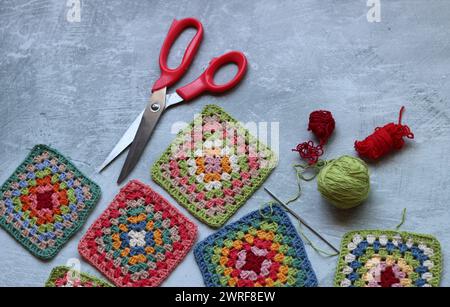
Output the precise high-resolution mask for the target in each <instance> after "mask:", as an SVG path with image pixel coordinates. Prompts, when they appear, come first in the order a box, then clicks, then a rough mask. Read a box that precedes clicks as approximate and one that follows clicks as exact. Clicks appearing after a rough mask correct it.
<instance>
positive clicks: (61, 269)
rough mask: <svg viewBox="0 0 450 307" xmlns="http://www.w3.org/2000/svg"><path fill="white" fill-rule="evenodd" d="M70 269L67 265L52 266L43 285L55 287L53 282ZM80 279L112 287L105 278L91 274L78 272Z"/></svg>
mask: <svg viewBox="0 0 450 307" xmlns="http://www.w3.org/2000/svg"><path fill="white" fill-rule="evenodd" d="M69 271H70V268H69V267H67V266H57V267H54V268H53V269H52V271H51V273H50V276H49V277H48V279H47V281H46V282H45V287H52V288H54V287H56V285H55V282H56V280H57V279H58V278H61V277H63V276H64V275H65V274H66V273H67V272H69ZM80 279H81V281H82V282H89V281H92V282H94V283H95V287H98V286H101V287H114V286H113V285H112V284H110V283H109V282H107V281H106V280H103V279H101V278H98V277H95V276H93V275H90V274H87V273H83V272H80Z"/></svg>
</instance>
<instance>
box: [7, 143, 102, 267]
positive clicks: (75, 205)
mask: <svg viewBox="0 0 450 307" xmlns="http://www.w3.org/2000/svg"><path fill="white" fill-rule="evenodd" d="M99 197H100V188H99V187H98V186H97V185H96V184H95V183H94V182H92V181H91V180H89V179H88V178H87V177H86V176H84V175H83V174H82V173H81V172H80V171H79V170H78V169H77V168H76V167H75V166H74V165H73V164H72V163H70V162H69V161H68V160H67V159H66V158H65V157H64V156H62V155H61V154H60V153H58V152H57V151H56V150H54V149H51V148H49V147H47V146H45V145H36V146H35V147H34V148H33V149H32V150H31V152H30V154H29V155H28V157H27V158H26V159H25V161H24V162H22V164H21V165H20V166H19V167H18V168H17V169H16V170H15V171H14V173H13V174H12V175H11V176H10V177H9V179H8V180H6V182H5V183H4V184H3V186H2V187H1V190H0V225H1V226H2V227H3V228H4V229H5V230H6V231H7V232H8V233H10V234H11V235H12V236H13V237H14V238H16V240H17V241H19V242H20V243H21V244H22V245H23V246H24V247H25V248H26V249H28V250H29V251H30V252H31V253H32V254H33V255H35V256H37V257H39V258H42V259H50V258H53V257H54V256H55V255H56V254H57V253H58V251H59V250H60V249H61V248H62V246H63V245H64V244H65V243H66V242H67V241H68V240H69V239H70V237H71V236H72V235H73V234H74V233H75V232H76V231H77V230H78V229H79V228H80V227H81V226H82V225H83V224H84V222H85V221H86V218H87V216H88V213H89V212H90V211H91V209H92V208H93V207H94V206H95V204H96V203H97V201H98V199H99Z"/></svg>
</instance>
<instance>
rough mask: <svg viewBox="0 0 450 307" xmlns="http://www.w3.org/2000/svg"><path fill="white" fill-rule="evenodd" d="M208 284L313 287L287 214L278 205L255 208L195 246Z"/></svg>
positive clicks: (314, 282) (312, 280) (305, 257)
mask: <svg viewBox="0 0 450 307" xmlns="http://www.w3.org/2000/svg"><path fill="white" fill-rule="evenodd" d="M194 254H195V258H196V260H197V263H198V265H199V267H200V270H201V271H202V275H203V279H204V281H205V284H206V286H215V287H217V286H222V287H254V286H267V287H272V286H297V287H298V286H316V285H317V279H316V276H315V274H314V272H313V270H312V267H311V264H310V263H309V260H308V257H307V255H306V252H305V250H304V247H303V243H302V241H301V239H300V237H299V236H298V234H297V232H296V230H295V228H294V226H293V225H292V224H291V222H290V220H289V217H288V216H287V215H286V213H285V212H284V211H283V209H281V208H280V207H278V206H273V207H272V209H271V208H269V207H266V208H264V209H263V210H262V212H259V211H255V212H253V213H250V214H249V215H247V216H245V217H243V218H242V219H240V220H239V221H237V222H235V223H232V224H229V225H227V226H225V227H223V228H222V229H220V230H219V231H218V232H216V233H215V234H213V235H211V236H209V237H208V238H206V239H205V240H204V241H202V242H200V243H199V244H197V246H196V247H195V251H194Z"/></svg>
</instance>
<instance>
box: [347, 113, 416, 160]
mask: <svg viewBox="0 0 450 307" xmlns="http://www.w3.org/2000/svg"><path fill="white" fill-rule="evenodd" d="M404 110H405V107H404V106H403V107H401V109H400V113H399V116H398V124H395V123H389V124H387V125H385V126H383V127H377V128H375V131H374V133H372V134H371V135H369V136H368V137H366V138H365V139H364V140H363V141H355V150H356V151H357V152H358V154H359V155H360V156H361V157H365V158H369V159H372V160H377V159H379V158H381V157H383V156H385V155H386V154H388V153H390V152H391V151H393V150H400V149H402V148H403V145H405V141H404V140H403V137H407V138H408V139H413V138H414V134H413V133H412V132H411V130H410V129H409V127H408V126H407V125H402V116H403V111H404Z"/></svg>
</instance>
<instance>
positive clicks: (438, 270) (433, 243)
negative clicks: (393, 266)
mask: <svg viewBox="0 0 450 307" xmlns="http://www.w3.org/2000/svg"><path fill="white" fill-rule="evenodd" d="M356 234H360V235H362V236H367V235H369V234H373V235H375V236H380V235H386V236H388V239H392V238H393V236H394V235H400V236H401V237H402V239H407V238H412V239H413V240H414V242H418V241H421V242H424V243H426V244H427V245H428V246H430V247H432V248H433V251H434V255H433V256H432V257H431V260H433V263H434V267H433V268H432V269H431V270H430V272H432V273H433V278H432V280H431V282H430V285H432V286H433V287H439V284H440V282H441V275H442V254H441V244H440V243H439V241H438V240H437V239H436V238H435V237H433V236H431V235H425V234H417V233H413V232H407V231H395V230H366V229H364V230H355V231H350V232H347V233H346V234H345V235H344V237H343V238H342V242H341V252H340V253H339V260H338V264H337V267H336V274H335V277H334V286H335V287H340V284H341V281H342V280H343V279H344V278H345V276H344V274H343V273H342V269H343V268H344V266H345V265H346V264H345V260H344V257H345V255H347V254H348V253H349V250H348V247H347V245H348V244H349V243H350V242H351V241H352V238H353V236H354V235H356Z"/></svg>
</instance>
